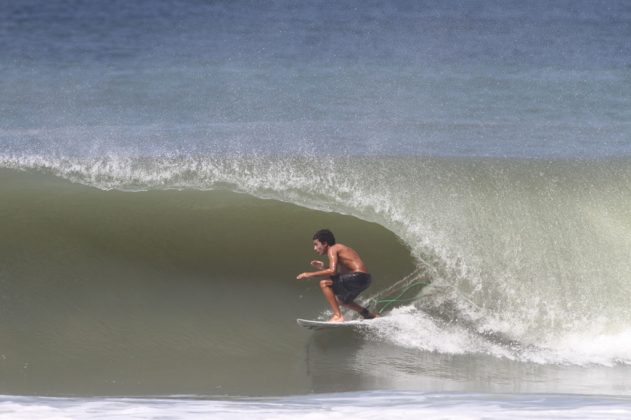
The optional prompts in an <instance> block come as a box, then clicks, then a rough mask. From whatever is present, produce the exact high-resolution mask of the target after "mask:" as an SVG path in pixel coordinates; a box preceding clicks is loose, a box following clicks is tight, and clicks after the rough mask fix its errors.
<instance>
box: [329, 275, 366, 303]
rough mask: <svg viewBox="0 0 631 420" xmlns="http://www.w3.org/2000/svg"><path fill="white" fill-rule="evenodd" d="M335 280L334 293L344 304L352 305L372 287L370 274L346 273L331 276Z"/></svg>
mask: <svg viewBox="0 0 631 420" xmlns="http://www.w3.org/2000/svg"><path fill="white" fill-rule="evenodd" d="M331 280H333V286H332V288H333V293H334V294H335V296H337V298H338V300H339V301H340V302H342V303H351V302H352V301H354V300H355V298H356V297H357V296H358V295H359V294H360V293H361V292H363V291H364V290H366V289H367V288H368V286H370V281H371V278H370V274H368V273H361V272H357V273H345V274H335V275H333V276H331Z"/></svg>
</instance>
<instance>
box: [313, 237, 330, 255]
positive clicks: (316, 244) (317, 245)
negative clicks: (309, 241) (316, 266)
mask: <svg viewBox="0 0 631 420" xmlns="http://www.w3.org/2000/svg"><path fill="white" fill-rule="evenodd" d="M328 248H329V245H328V244H327V243H326V242H324V243H322V242H320V241H318V240H317V239H314V240H313V250H314V251H315V252H316V254H318V255H324V254H326V250H327V249H328Z"/></svg>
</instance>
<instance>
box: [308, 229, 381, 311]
mask: <svg viewBox="0 0 631 420" xmlns="http://www.w3.org/2000/svg"><path fill="white" fill-rule="evenodd" d="M313 250H314V251H315V252H316V253H317V254H319V255H325V254H326V255H327V256H328V257H329V266H328V268H324V263H323V262H322V261H318V260H313V261H311V265H312V266H313V267H315V268H316V269H318V271H310V272H305V273H301V274H299V275H298V277H297V279H298V280H302V279H307V278H310V277H327V278H325V279H323V280H320V289H322V293H323V294H324V297H325V298H326V300H327V302H329V305H331V309H333V317H332V318H331V319H330V320H329V322H342V321H344V316H343V315H342V312H340V303H341V304H342V305H344V306H346V307H347V308H350V309H352V310H354V311H356V312H359V314H360V315H361V316H363V317H364V318H365V319H372V318H375V317H377V316H378V315H377V314H374V313H372V312H370V311H369V310H368V309H367V308H364V307H363V306H360V305H358V304H356V303H355V302H354V300H355V298H357V296H358V295H359V294H360V293H361V292H363V291H364V290H366V289H367V288H368V286H369V285H370V281H371V278H370V274H368V272H367V270H366V266H365V265H364V263H363V261H362V260H361V258H360V257H359V254H358V253H357V252H356V251H355V250H354V249H352V248H350V247H348V246H346V245H342V244H338V243H336V242H335V237H334V236H333V233H332V232H331V231H330V230H328V229H322V230H319V231H317V232H316V233H315V234H314V235H313ZM338 268H339V269H338Z"/></svg>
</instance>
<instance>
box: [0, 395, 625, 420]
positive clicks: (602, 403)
mask: <svg viewBox="0 0 631 420" xmlns="http://www.w3.org/2000/svg"><path fill="white" fill-rule="evenodd" d="M628 416H631V400H629V399H627V398H614V397H598V396H582V395H576V396H571V395H529V394H501V395H498V394H463V393H447V394H444V393H417V392H404V391H398V392H382V391H372V392H356V393H340V394H320V395H318V394H315V395H308V396H293V397H278V398H241V399H230V400H227V399H213V400H208V399H188V398H187V399H182V398H152V399H149V398H90V399H81V398H42V397H11V396H3V397H0V419H16V420H18V419H28V420H37V419H46V420H51V419H53V420H57V419H59V420H61V419H64V420H65V419H77V418H81V419H102V418H108V419H165V418H178V419H207V418H216V419H242V418H248V419H309V420H318V419H324V420H330V419H383V418H388V419H415V418H423V419H445V418H449V419H482V418H484V419H506V418H512V419H528V420H529V419H532V418H538V419H558V418H559V417H561V418H565V419H612V418H626V417H628Z"/></svg>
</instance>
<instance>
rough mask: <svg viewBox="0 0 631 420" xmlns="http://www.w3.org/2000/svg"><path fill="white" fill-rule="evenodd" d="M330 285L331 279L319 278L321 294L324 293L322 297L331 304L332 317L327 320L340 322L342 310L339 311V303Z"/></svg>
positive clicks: (331, 284) (342, 319)
mask: <svg viewBox="0 0 631 420" xmlns="http://www.w3.org/2000/svg"><path fill="white" fill-rule="evenodd" d="M332 286H333V280H331V279H326V280H320V289H322V294H324V297H325V298H326V300H327V302H329V305H331V309H332V310H333V317H332V318H331V319H329V322H341V321H344V316H343V315H342V312H340V305H339V304H338V303H337V299H336V298H335V294H334V293H333V287H332Z"/></svg>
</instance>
